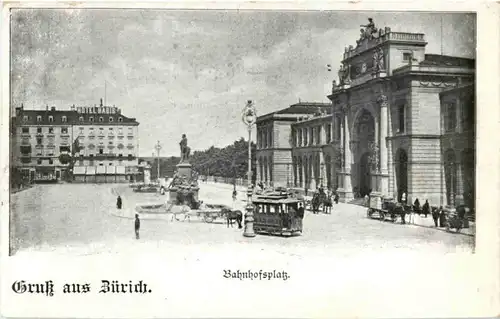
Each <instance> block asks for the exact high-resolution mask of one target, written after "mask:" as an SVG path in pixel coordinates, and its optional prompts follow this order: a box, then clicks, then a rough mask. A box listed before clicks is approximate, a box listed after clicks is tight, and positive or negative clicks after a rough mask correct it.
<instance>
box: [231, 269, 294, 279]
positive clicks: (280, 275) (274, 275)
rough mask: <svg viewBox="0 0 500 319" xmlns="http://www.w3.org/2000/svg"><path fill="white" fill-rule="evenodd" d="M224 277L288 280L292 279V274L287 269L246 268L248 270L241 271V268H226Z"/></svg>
mask: <svg viewBox="0 0 500 319" xmlns="http://www.w3.org/2000/svg"><path fill="white" fill-rule="evenodd" d="M223 276H224V278H227V279H239V280H243V279H250V280H272V279H281V280H285V281H286V280H288V279H290V276H289V275H288V273H287V272H286V271H276V270H273V271H263V270H262V269H261V270H259V271H252V270H246V271H241V270H236V271H234V270H229V269H226V270H224V275H223Z"/></svg>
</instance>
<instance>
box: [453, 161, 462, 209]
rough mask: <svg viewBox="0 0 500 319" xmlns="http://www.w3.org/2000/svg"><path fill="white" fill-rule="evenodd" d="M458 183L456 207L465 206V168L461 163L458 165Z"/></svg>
mask: <svg viewBox="0 0 500 319" xmlns="http://www.w3.org/2000/svg"><path fill="white" fill-rule="evenodd" d="M456 167H457V169H456V171H457V175H456V183H457V187H456V189H457V192H456V194H455V205H462V204H464V179H463V167H462V164H461V163H457V164H456Z"/></svg>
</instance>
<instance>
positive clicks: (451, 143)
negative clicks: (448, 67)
mask: <svg viewBox="0 0 500 319" xmlns="http://www.w3.org/2000/svg"><path fill="white" fill-rule="evenodd" d="M474 89H475V88H474V86H473V85H462V86H459V87H457V88H453V89H449V90H446V91H443V92H441V93H440V99H441V157H442V159H443V165H444V168H443V171H442V172H443V174H444V184H445V187H444V192H445V198H446V201H445V204H446V205H456V204H462V203H463V204H465V205H467V206H468V207H474V203H475V199H476V192H475V189H476V179H475V177H476V165H475V163H476V161H475V153H476V152H475V150H476V148H475V145H476V142H475V141H476V129H475V125H476V106H475V94H474V92H475V91H474Z"/></svg>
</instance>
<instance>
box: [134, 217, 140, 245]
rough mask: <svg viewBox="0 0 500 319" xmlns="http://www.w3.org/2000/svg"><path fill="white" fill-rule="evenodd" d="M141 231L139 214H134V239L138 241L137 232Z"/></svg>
mask: <svg viewBox="0 0 500 319" xmlns="http://www.w3.org/2000/svg"><path fill="white" fill-rule="evenodd" d="M140 229H141V221H140V219H139V214H135V239H139V230H140Z"/></svg>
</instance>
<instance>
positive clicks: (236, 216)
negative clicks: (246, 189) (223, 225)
mask: <svg viewBox="0 0 500 319" xmlns="http://www.w3.org/2000/svg"><path fill="white" fill-rule="evenodd" d="M221 215H222V216H226V220H227V227H228V228H229V225H231V227H233V221H234V220H235V221H236V222H237V223H238V228H239V229H241V228H243V226H242V225H241V223H242V222H243V213H242V212H241V211H239V210H231V209H229V208H223V209H222V210H221Z"/></svg>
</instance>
